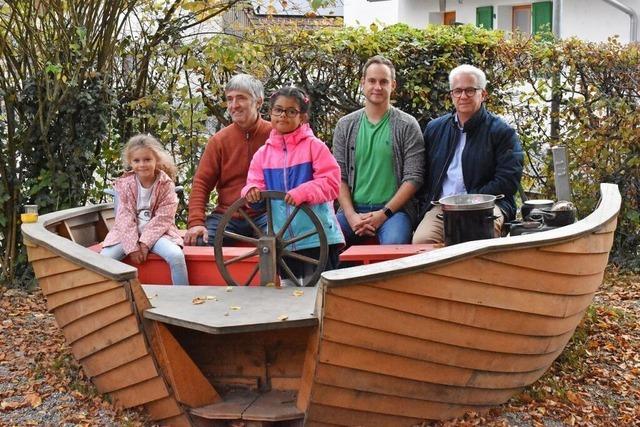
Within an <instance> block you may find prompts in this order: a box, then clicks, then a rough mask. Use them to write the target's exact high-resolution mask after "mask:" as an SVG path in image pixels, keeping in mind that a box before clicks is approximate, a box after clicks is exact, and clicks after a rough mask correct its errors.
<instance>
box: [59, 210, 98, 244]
mask: <svg viewBox="0 0 640 427" xmlns="http://www.w3.org/2000/svg"><path fill="white" fill-rule="evenodd" d="M75 219H76V218H71V219H68V220H66V221H65V223H66V224H67V226H69V231H70V233H71V235H72V236H73V241H74V242H76V243H77V244H79V245H82V246H85V247H87V246H91V245H95V244H96V243H98V234H97V233H96V222H97V221H98V217H97V215H96V222H93V223H87V224H78V225H73V226H71V225H70V224H69V222H72V221H74V220H75Z"/></svg>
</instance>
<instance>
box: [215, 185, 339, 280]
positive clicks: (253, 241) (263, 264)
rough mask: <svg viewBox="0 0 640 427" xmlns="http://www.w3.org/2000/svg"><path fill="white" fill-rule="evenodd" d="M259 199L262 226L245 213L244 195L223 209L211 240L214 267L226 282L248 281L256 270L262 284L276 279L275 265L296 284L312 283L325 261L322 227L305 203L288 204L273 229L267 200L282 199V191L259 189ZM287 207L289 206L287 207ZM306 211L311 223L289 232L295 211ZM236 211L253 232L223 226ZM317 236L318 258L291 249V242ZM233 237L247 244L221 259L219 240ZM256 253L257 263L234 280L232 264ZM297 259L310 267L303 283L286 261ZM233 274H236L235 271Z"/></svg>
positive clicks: (326, 246)
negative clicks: (304, 228)
mask: <svg viewBox="0 0 640 427" xmlns="http://www.w3.org/2000/svg"><path fill="white" fill-rule="evenodd" d="M260 194H261V196H262V200H263V201H264V202H265V203H266V216H267V218H266V219H267V225H266V230H265V229H261V228H260V227H259V226H258V225H257V224H256V222H255V219H254V218H251V216H249V214H248V213H247V209H246V205H247V200H246V199H245V198H241V199H238V200H237V201H236V202H235V203H234V204H233V205H231V206H230V207H229V209H227V212H226V213H225V214H224V215H223V216H222V218H221V219H220V222H219V224H218V229H217V230H218V231H217V232H216V236H215V240H214V253H215V258H216V264H217V265H218V271H219V272H220V274H221V275H222V277H223V278H224V280H225V281H226V282H227V284H228V285H230V286H237V285H240V284H242V285H249V284H250V283H251V282H252V281H253V280H254V278H255V276H256V274H258V272H259V273H260V285H262V286H266V285H270V284H276V283H278V282H279V281H278V277H277V276H278V267H280V275H281V277H282V278H283V279H289V280H291V281H292V282H293V283H294V284H295V285H296V286H302V285H310V284H316V283H317V282H318V279H320V274H321V273H322V270H323V267H324V266H325V265H326V263H327V257H328V256H329V249H328V245H327V236H326V234H325V232H324V229H323V228H322V223H321V222H320V220H319V219H318V217H317V216H316V214H315V213H314V212H313V211H312V210H311V208H310V207H309V206H308V205H307V204H306V203H304V204H302V205H300V206H291V209H290V212H289V214H288V215H287V218H286V219H285V221H284V223H283V225H282V228H280V229H279V230H278V231H277V232H276V230H275V228H274V221H273V208H272V206H271V202H272V201H274V200H284V196H285V193H283V192H281V191H263V192H261V193H260ZM287 211H289V209H287ZM301 214H304V215H306V216H307V217H308V218H309V220H310V221H311V224H312V225H313V227H312V228H311V229H309V230H308V231H305V232H304V233H302V234H298V235H293V230H291V224H292V222H293V220H294V218H295V217H296V215H301ZM238 215H240V217H241V218H243V219H244V220H245V221H246V222H247V223H248V224H249V226H250V227H251V229H252V231H253V236H243V235H240V234H237V233H233V232H231V231H228V230H227V226H228V225H229V223H230V222H231V220H232V218H233V217H234V216H236V217H237V216H238ZM315 235H317V236H318V240H319V241H320V251H319V252H320V253H319V256H318V258H317V259H316V258H312V257H309V256H305V255H302V254H298V253H296V252H294V251H293V250H292V249H291V247H290V246H291V245H295V244H296V243H298V242H300V241H302V240H304V239H306V238H308V237H312V236H315ZM233 241H236V242H242V243H243V244H244V245H245V246H248V247H247V251H246V252H245V253H243V254H241V255H237V256H235V257H233V258H228V257H227V258H228V259H225V256H224V250H223V243H226V244H229V243H231V244H233ZM256 256H257V257H258V263H257V264H256V265H255V267H254V268H253V270H252V271H251V273H250V274H249V275H248V277H244V278H243V279H242V280H240V281H237V280H236V278H235V277H234V275H232V274H231V270H233V264H236V263H239V262H242V261H245V260H247V259H248V258H252V257H256ZM288 259H289V260H297V261H301V262H302V263H304V264H308V265H309V266H310V267H311V268H312V270H311V271H312V272H311V274H310V275H308V276H307V277H305V279H304V281H305V283H302V280H301V278H298V277H295V275H294V273H293V272H292V271H291V268H290V267H289V265H288V264H287V260H288ZM236 275H237V274H236Z"/></svg>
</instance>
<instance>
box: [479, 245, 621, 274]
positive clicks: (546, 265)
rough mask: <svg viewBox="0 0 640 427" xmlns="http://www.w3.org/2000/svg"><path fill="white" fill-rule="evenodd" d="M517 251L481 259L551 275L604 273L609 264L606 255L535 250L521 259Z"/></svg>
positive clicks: (504, 252) (486, 256) (490, 255)
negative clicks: (532, 253)
mask: <svg viewBox="0 0 640 427" xmlns="http://www.w3.org/2000/svg"><path fill="white" fill-rule="evenodd" d="M518 252H519V251H503V252H494V253H491V254H485V255H482V258H483V259H488V260H491V261H495V262H499V263H503V264H509V265H517V266H520V267H525V268H529V269H533V270H542V271H549V272H552V273H560V274H570V275H574V276H587V275H590V274H596V273H600V272H602V271H604V269H605V267H606V266H607V263H608V262H609V254H608V253H595V254H571V253H558V252H555V253H549V252H545V251H541V250H536V252H537V253H536V254H535V255H531V256H527V257H523V256H521V255H520V254H519V253H518Z"/></svg>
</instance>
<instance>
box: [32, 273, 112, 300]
mask: <svg viewBox="0 0 640 427" xmlns="http://www.w3.org/2000/svg"><path fill="white" fill-rule="evenodd" d="M105 279H106V277H105V276H103V275H101V274H98V273H94V272H93V271H90V270H86V269H79V270H74V271H69V272H66V273H64V274H63V275H54V276H48V277H41V278H39V279H38V283H39V284H40V287H41V288H42V292H43V293H44V294H45V295H46V296H49V295H50V294H53V293H55V292H62V291H66V290H69V289H73V288H75V287H79V286H84V285H90V284H92V283H98V282H102V281H104V280H105ZM116 283H119V282H116Z"/></svg>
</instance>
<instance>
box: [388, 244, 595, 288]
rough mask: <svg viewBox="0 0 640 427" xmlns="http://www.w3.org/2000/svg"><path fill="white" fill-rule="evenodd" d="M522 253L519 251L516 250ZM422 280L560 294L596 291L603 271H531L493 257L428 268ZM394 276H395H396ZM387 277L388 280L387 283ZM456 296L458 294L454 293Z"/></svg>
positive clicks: (530, 254) (531, 253)
mask: <svg viewBox="0 0 640 427" xmlns="http://www.w3.org/2000/svg"><path fill="white" fill-rule="evenodd" d="M516 252H519V251H516ZM527 256H530V257H534V256H535V253H533V250H527V251H526V254H525V255H524V256H523V258H525V259H526V258H527ZM420 274H424V275H425V277H423V279H422V280H423V281H427V280H429V281H433V283H435V284H438V283H439V281H440V280H441V278H442V277H451V278H458V279H463V280H466V281H470V282H478V283H485V284H488V285H497V286H501V287H507V288H515V289H521V290H528V291H534V292H542V293H548V294H558V295H581V294H585V293H590V292H594V291H595V290H596V289H597V288H598V286H600V284H601V283H602V272H601V271H600V272H597V273H594V274H592V275H583V276H572V275H566V274H556V273H552V272H548V271H541V270H532V269H529V268H526V267H521V266H517V265H507V264H500V263H497V262H494V261H492V260H490V259H486V258H481V257H476V258H470V259H465V260H462V261H458V262H455V263H452V264H448V265H446V266H442V267H437V268H432V269H429V271H428V272H426V271H425V272H423V273H418V274H415V275H409V276H408V277H413V276H416V277H417V276H419V275H420ZM394 279H395V278H394ZM387 281H388V279H387V280H385V282H387ZM454 295H455V294H454Z"/></svg>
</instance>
